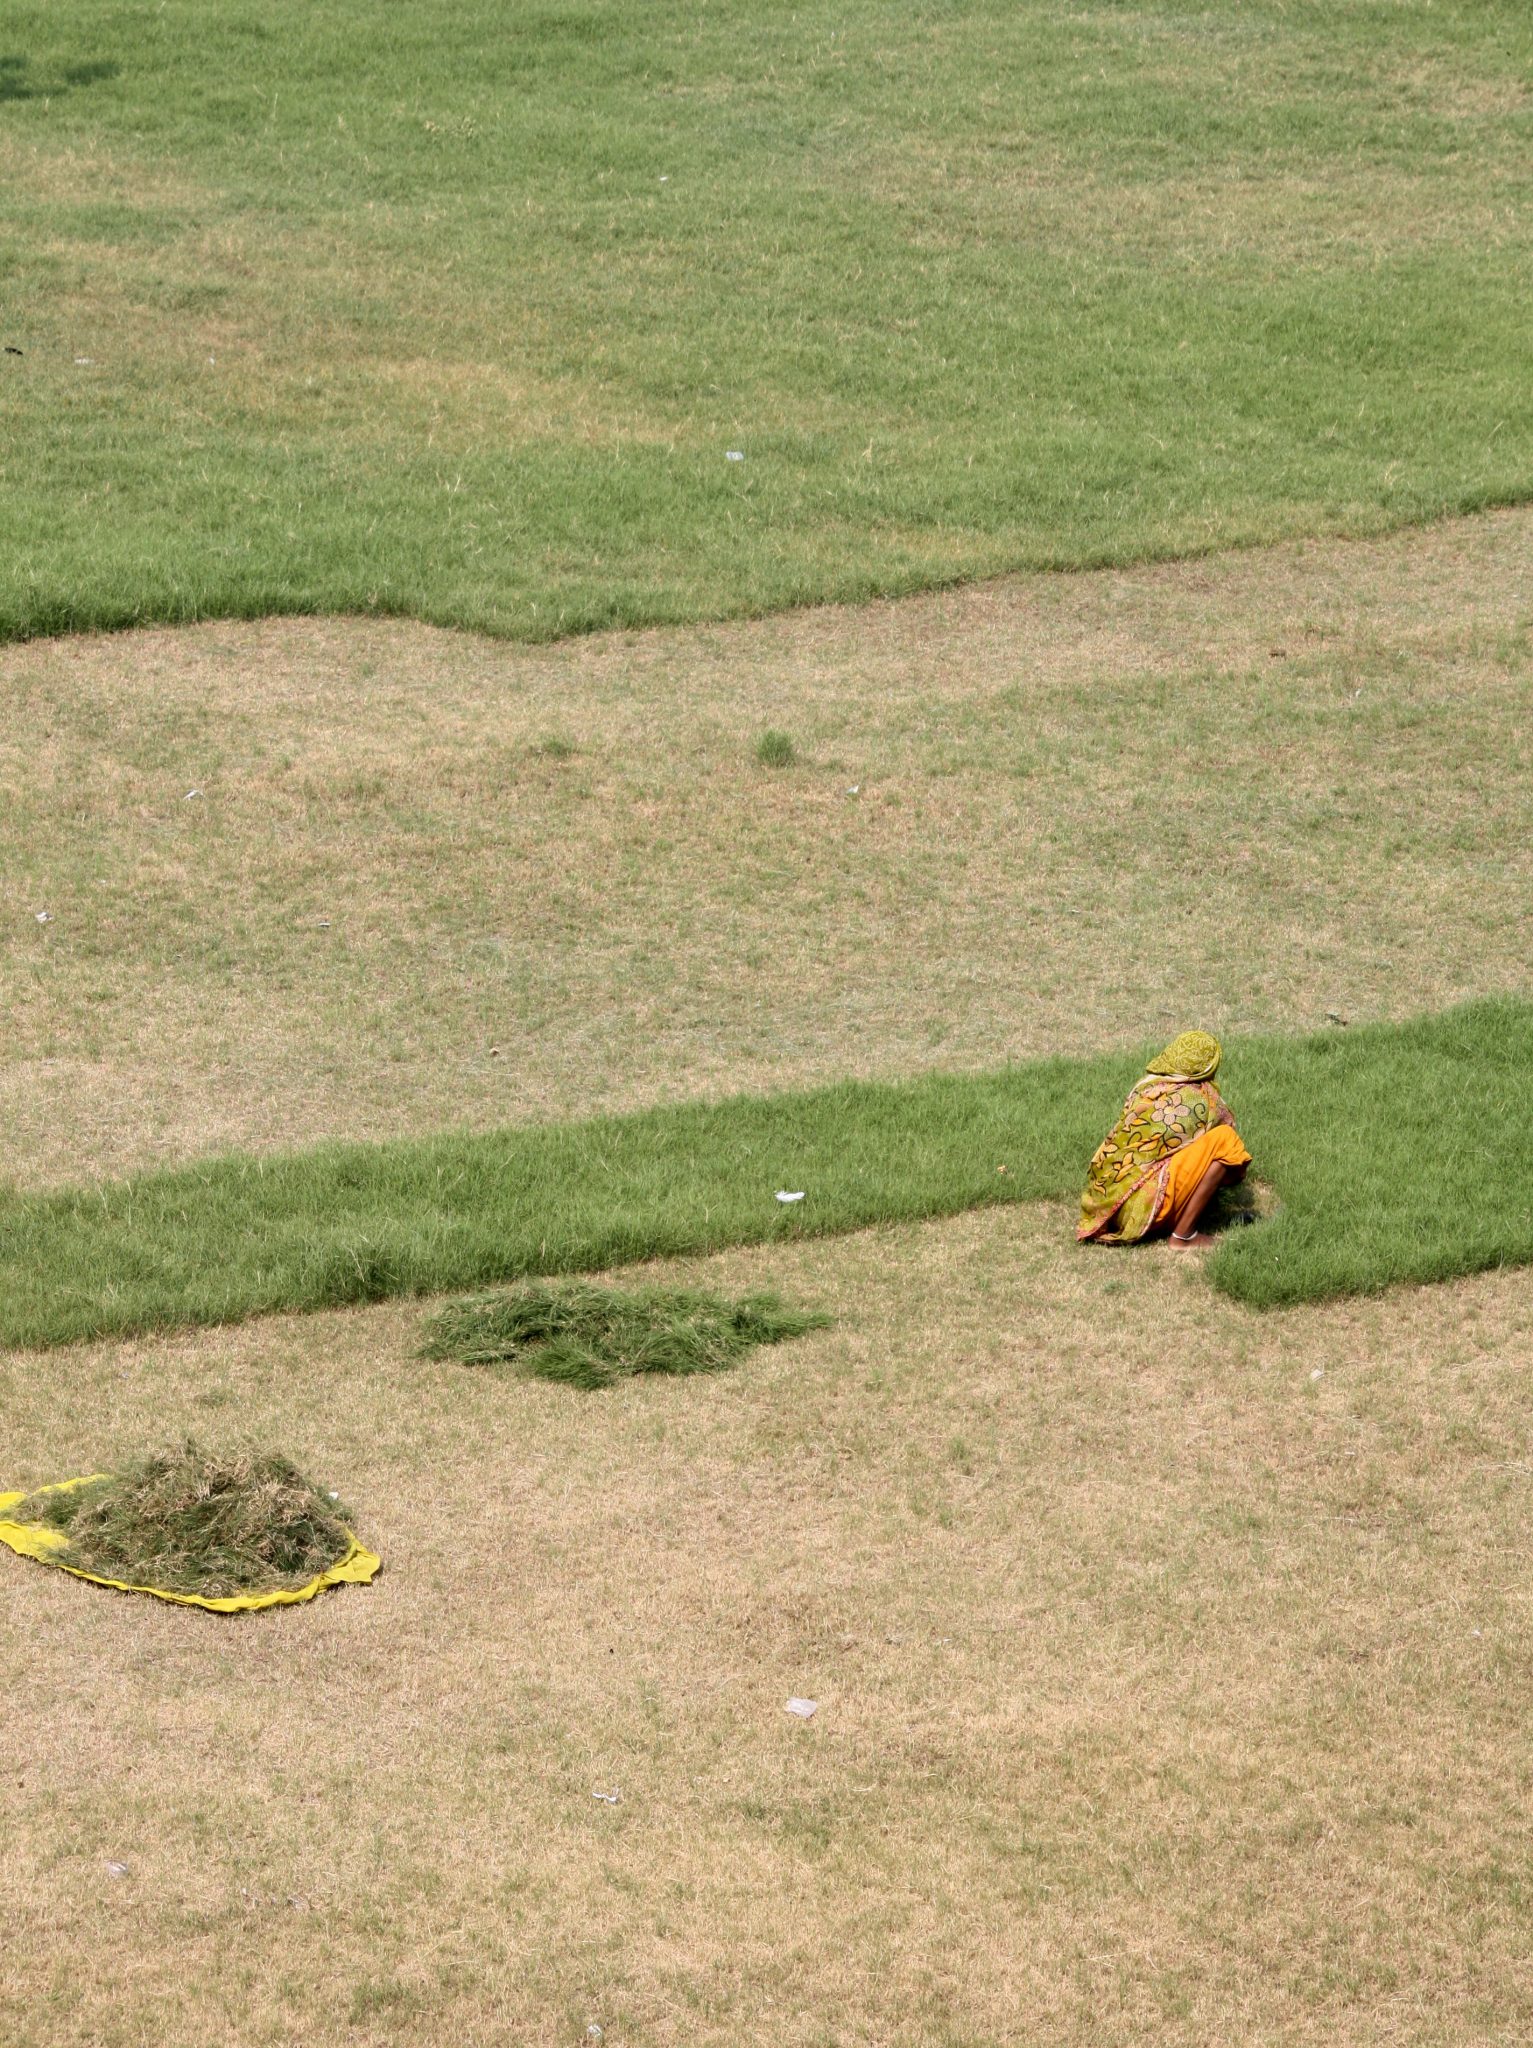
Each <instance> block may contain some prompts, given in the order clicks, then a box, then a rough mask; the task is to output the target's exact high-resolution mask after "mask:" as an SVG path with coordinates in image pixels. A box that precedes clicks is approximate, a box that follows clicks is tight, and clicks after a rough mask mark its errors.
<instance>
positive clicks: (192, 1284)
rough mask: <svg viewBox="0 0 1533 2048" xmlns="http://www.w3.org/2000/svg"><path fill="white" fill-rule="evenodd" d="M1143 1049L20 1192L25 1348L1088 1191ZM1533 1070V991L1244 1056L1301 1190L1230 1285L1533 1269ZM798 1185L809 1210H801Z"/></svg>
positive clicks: (1263, 1301) (1261, 1154)
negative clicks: (781, 1196)
mask: <svg viewBox="0 0 1533 2048" xmlns="http://www.w3.org/2000/svg"><path fill="white" fill-rule="evenodd" d="M1141 1066H1142V1059H1141V1056H1140V1055H1139V1053H1137V1052H1136V1053H1133V1054H1126V1055H1118V1056H1110V1057H1106V1058H1097V1059H1090V1060H1079V1061H1070V1060H1063V1059H1055V1060H1040V1061H1034V1062H1030V1063H1027V1064H1022V1065H1017V1066H1014V1067H1010V1068H1008V1069H1005V1070H1004V1071H1002V1072H1000V1073H995V1074H989V1075H974V1076H956V1075H933V1076H928V1077H926V1078H923V1079H921V1080H918V1081H913V1082H908V1083H903V1084H895V1085H869V1084H862V1085H856V1084H846V1085H843V1086H840V1087H832V1088H821V1089H813V1090H807V1091H803V1092H800V1093H796V1094H782V1095H778V1096H769V1097H749V1096H741V1097H735V1098H733V1099H731V1100H729V1101H725V1102H721V1103H717V1104H711V1105H708V1104H704V1105H695V1106H694V1105H687V1106H682V1107H676V1108H662V1109H656V1110H650V1111H645V1112H642V1113H640V1114H638V1115H635V1116H626V1117H596V1118H591V1119H589V1120H587V1121H585V1122H581V1123H572V1124H557V1125H546V1126H542V1127H532V1128H524V1129H520V1130H508V1131H502V1132H498V1133H494V1134H492V1135H489V1136H475V1135H467V1134H450V1133H449V1134H446V1135H443V1136H439V1137H434V1138H427V1139H420V1140H404V1141H400V1142H396V1143H391V1144H384V1145H373V1146H363V1145H348V1146H335V1145H332V1146H323V1147H319V1148H316V1149H314V1150H312V1151H309V1152H304V1153H297V1154H290V1155H287V1156H278V1157H273V1158H267V1159H256V1158H250V1157H239V1156H235V1157H230V1158H225V1159H219V1160H211V1161H208V1162H206V1163H204V1164H201V1165H198V1166H193V1167H188V1168H185V1169H182V1170H180V1171H176V1172H167V1173H156V1174H146V1175H144V1176H143V1177H142V1178H140V1179H137V1180H133V1181H124V1182H119V1183H116V1184H103V1185H101V1186H99V1187H97V1188H95V1189H92V1190H90V1191H88V1192H70V1193H64V1194H51V1195H47V1194H44V1195H34V1196H22V1195H13V1196H11V1197H10V1198H9V1199H8V1200H5V1201H3V1202H0V1344H11V1345H17V1346H21V1345H46V1344H58V1343H65V1342H69V1341H71V1340H73V1339H80V1338H87V1337H98V1336H107V1335H113V1334H126V1333H132V1332H139V1331H145V1330H152V1329H158V1328H168V1327H172V1326H175V1325H178V1324H193V1323H215V1322H222V1321H229V1320H233V1319H236V1318H239V1317H242V1316H247V1315H252V1314H258V1313H262V1312H268V1311H275V1310H282V1309H315V1308H324V1307H333V1306H337V1305H339V1304H342V1303H346V1302H358V1301H372V1300H380V1299H383V1298H385V1297H388V1296H390V1295H400V1294H422V1293H431V1292H438V1291H441V1290H443V1289H447V1288H455V1287H465V1286H474V1285H479V1284H482V1283H486V1282H493V1281H499V1280H509V1279H512V1278H516V1277H520V1276H523V1275H527V1274H534V1273H558V1272H575V1271H581V1270H594V1269H598V1268H602V1267H608V1266H614V1265H622V1264H626V1263H629V1262H632V1261H636V1260H642V1259H650V1258H659V1257H670V1256H676V1255H680V1254H689V1253H697V1252H706V1251H715V1250H719V1249H721V1248H723V1247H726V1246H730V1245H744V1244H759V1243H763V1242H768V1241H770V1240H772V1239H773V1238H774V1237H779V1236H780V1237H783V1238H788V1239H791V1238H796V1237H800V1236H804V1235H811V1236H812V1235H825V1234H830V1233H834V1232H840V1231H847V1230H853V1229H857V1228H860V1227H863V1226H867V1225H871V1224H884V1223H891V1222H905V1221H911V1220H914V1219H918V1218H922V1217H934V1216H951V1215H955V1214H957V1213H958V1212H959V1211H961V1210H964V1209H970V1208H976V1207H980V1206H985V1205H989V1204H994V1203H999V1202H1009V1201H1039V1200H1044V1199H1050V1198H1055V1199H1057V1198H1064V1197H1068V1196H1070V1195H1073V1194H1074V1193H1075V1192H1076V1191H1077V1190H1078V1189H1079V1187H1080V1185H1081V1183H1082V1180H1083V1179H1084V1173H1085V1165H1086V1161H1087V1160H1088V1159H1089V1157H1090V1155H1091V1153H1092V1152H1093V1151H1094V1150H1095V1148H1096V1145H1097V1142H1098V1140H1099V1139H1100V1138H1101V1137H1102V1135H1103V1134H1104V1133H1105V1131H1106V1129H1107V1127H1108V1125H1109V1124H1110V1123H1111V1122H1112V1120H1113V1117H1114V1116H1115V1115H1116V1113H1117V1109H1118V1106H1119V1103H1120V1101H1121V1099H1122V1097H1123V1095H1124V1094H1125V1093H1126V1091H1127V1089H1128V1087H1129V1086H1130V1084H1131V1082H1132V1081H1133V1078H1134V1076H1135V1075H1136V1074H1137V1073H1138V1072H1139V1071H1140V1069H1141ZM1530 1074H1533V1004H1529V1003H1518V1002H1513V1001H1499V1002H1498V1001H1491V1002H1485V1003H1479V1004H1470V1005H1467V1006H1465V1007H1464V1008H1462V1009H1459V1010H1456V1011H1451V1012H1449V1013H1448V1014H1446V1015H1445V1016H1440V1017H1435V1018H1426V1019H1422V1020H1420V1021H1419V1022H1416V1023H1412V1024H1406V1025H1374V1026H1371V1027H1368V1028H1366V1029H1362V1030H1355V1031H1349V1032H1345V1033H1343V1032H1339V1031H1334V1032H1330V1033H1326V1034H1321V1035H1316V1036H1312V1037H1309V1038H1303V1039H1281V1038H1266V1039H1251V1040H1247V1041H1244V1042H1242V1043H1238V1044H1236V1045H1235V1046H1233V1047H1232V1048H1231V1049H1230V1053H1229V1055H1228V1057H1227V1060H1226V1068H1225V1074H1224V1076H1223V1077H1222V1078H1223V1079H1224V1081H1225V1082H1226V1083H1227V1086H1228V1091H1229V1095H1230V1099H1231V1101H1232V1104H1233V1107H1234V1109H1235V1112H1236V1115H1237V1117H1238V1119H1239V1123H1240V1128H1241V1131H1242V1133H1243V1135H1244V1136H1245V1138H1246V1140H1247V1142H1248V1144H1249V1145H1250V1146H1251V1149H1252V1151H1253V1152H1254V1154H1255V1157H1256V1171H1257V1173H1258V1174H1259V1175H1261V1176H1263V1177H1264V1178H1267V1179H1270V1180H1271V1181H1272V1182H1273V1183H1274V1185H1275V1186H1276V1189H1277V1192H1278V1195H1279V1196H1280V1198H1281V1200H1282V1202H1283V1204H1284V1207H1283V1209H1282V1211H1281V1213H1280V1214H1278V1215H1277V1216H1275V1217H1274V1218H1273V1219H1272V1220H1270V1221H1268V1222H1265V1223H1261V1224H1258V1225H1256V1226H1255V1227H1254V1228H1248V1229H1245V1230H1240V1231H1237V1232H1232V1233H1231V1234H1230V1236H1229V1237H1228V1238H1227V1239H1226V1240H1225V1241H1224V1243H1223V1244H1222V1245H1221V1246H1220V1248H1219V1250H1218V1251H1217V1253H1216V1254H1215V1255H1214V1257H1213V1259H1212V1261H1211V1266H1210V1271H1211V1273H1212V1276H1213V1278H1214V1280H1215V1282H1216V1283H1217V1284H1218V1285H1219V1286H1221V1287H1222V1288H1223V1289H1224V1290H1225V1291H1226V1292H1228V1293H1230V1294H1232V1295H1234V1296H1236V1297H1237V1298H1238V1299H1240V1300H1242V1301H1245V1302H1247V1303H1250V1304H1251V1305H1253V1306H1257V1307H1268V1306H1273V1305H1279V1304H1285V1303H1293V1302H1300V1301H1314V1300H1324V1299H1326V1298H1327V1297H1330V1296H1334V1295H1339V1294H1347V1293H1356V1292H1371V1291H1375V1290H1377V1289H1379V1288H1382V1287H1385V1286H1388V1285H1390V1284H1392V1283H1396V1282H1401V1281H1432V1280H1445V1279H1448V1278H1451V1277H1453V1276H1454V1275H1457V1274H1461V1273H1469V1272H1475V1271H1479V1270H1481V1269H1483V1268H1485V1267H1489V1266H1497V1265H1512V1264H1519V1263H1525V1262H1527V1261H1528V1260H1530V1259H1533V1197H1530V1195H1529V1193H1528V1190H1529V1187H1530V1186H1533V1141H1530V1137H1529V1132H1528V1125H1527V1120H1526V1117H1525V1116H1524V1115H1522V1113H1521V1112H1522V1109H1523V1107H1524V1104H1525V1099H1526V1094H1527V1084H1528V1077H1529V1075H1530ZM1002 1168H1004V1169H1005V1171H1004V1172H1002V1171H1001V1169H1002ZM779 1190H783V1191H786V1192H802V1194H803V1196H804V1199H803V1201H802V1202H796V1203H792V1204H786V1205H785V1204H780V1203H779V1202H778V1201H777V1199H776V1197H777V1192H778V1191H779ZM1080 1256H1081V1257H1082V1258H1083V1259H1090V1260H1093V1261H1103V1262H1106V1261H1109V1260H1112V1261H1115V1262H1122V1261H1129V1260H1132V1259H1133V1258H1134V1257H1135V1256H1144V1254H1136V1253H1134V1252H1132V1251H1120V1252H1117V1253H1113V1252H1111V1251H1107V1250H1102V1249H1098V1248H1093V1249H1091V1250H1083V1251H1082V1252H1081V1254H1080ZM1104 1270H1105V1266H1104ZM1113 1271H1114V1272H1115V1274H1121V1271H1122V1266H1121V1264H1118V1263H1115V1264H1114V1266H1113Z"/></svg>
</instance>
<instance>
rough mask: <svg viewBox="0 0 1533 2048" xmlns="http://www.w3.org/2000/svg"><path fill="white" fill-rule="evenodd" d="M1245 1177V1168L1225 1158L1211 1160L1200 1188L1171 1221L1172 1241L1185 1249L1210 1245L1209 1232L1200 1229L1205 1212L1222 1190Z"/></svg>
mask: <svg viewBox="0 0 1533 2048" xmlns="http://www.w3.org/2000/svg"><path fill="white" fill-rule="evenodd" d="M1245 1177H1246V1170H1245V1168H1244V1167H1243V1166H1227V1165H1226V1164H1225V1162H1224V1161H1223V1160H1222V1159H1212V1160H1210V1161H1209V1163H1208V1165H1207V1166H1206V1167H1205V1168H1204V1169H1203V1175H1202V1178H1201V1179H1200V1180H1199V1182H1198V1184H1197V1186H1196V1187H1195V1188H1194V1189H1193V1191H1192V1193H1191V1194H1190V1195H1189V1196H1188V1197H1187V1199H1186V1201H1185V1202H1183V1204H1182V1206H1181V1208H1180V1209H1178V1210H1177V1211H1176V1213H1175V1215H1173V1217H1172V1218H1171V1242H1172V1243H1173V1244H1174V1245H1177V1246H1180V1247H1182V1248H1183V1249H1185V1248H1186V1247H1187V1246H1188V1245H1194V1244H1208V1243H1209V1242H1210V1241H1211V1240H1210V1238H1209V1236H1208V1233H1207V1232H1206V1231H1200V1230H1199V1229H1198V1224H1199V1222H1200V1221H1201V1219H1202V1216H1203V1212H1204V1210H1205V1209H1206V1208H1207V1207H1208V1205H1209V1203H1210V1202H1211V1201H1212V1200H1213V1199H1214V1196H1215V1195H1217V1194H1218V1192H1219V1190H1220V1188H1223V1187H1233V1186H1234V1184H1235V1182H1236V1181H1241V1180H1244V1179H1245Z"/></svg>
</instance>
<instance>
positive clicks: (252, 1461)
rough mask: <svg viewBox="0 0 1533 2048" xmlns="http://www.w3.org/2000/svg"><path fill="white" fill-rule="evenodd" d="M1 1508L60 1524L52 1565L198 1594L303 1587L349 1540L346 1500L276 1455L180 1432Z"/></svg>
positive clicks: (22, 1518)
mask: <svg viewBox="0 0 1533 2048" xmlns="http://www.w3.org/2000/svg"><path fill="white" fill-rule="evenodd" d="M10 1515H11V1519H12V1520H14V1521H18V1522H44V1523H46V1524H47V1525H48V1526H49V1527H51V1528H54V1529H62V1530H63V1531H64V1532H65V1534H66V1535H67V1536H68V1538H69V1547H68V1549H67V1550H64V1551H62V1552H60V1553H59V1559H58V1561H59V1562H60V1563H61V1564H68V1565H73V1566H74V1567H75V1569H76V1570H78V1571H83V1572H93V1573H94V1574H95V1575H96V1576H97V1577H98V1578H103V1579H120V1580H122V1581H123V1582H124V1583H125V1584H127V1585H133V1586H157V1587H159V1588H160V1589H161V1590H162V1591H163V1592H167V1593H197V1594H200V1595H201V1596H202V1597H203V1598H204V1599H206V1600H221V1599H227V1598H228V1597H229V1596H231V1595H233V1594H236V1593H276V1592H283V1591H290V1590H293V1589H296V1588H297V1587H299V1586H303V1585H307V1584H308V1582H309V1580H310V1579H313V1578H317V1577H318V1576H319V1574H320V1573H321V1572H325V1571H328V1570H329V1569H330V1567H331V1565H334V1564H339V1563H340V1561H341V1559H342V1558H343V1557H344V1556H345V1555H346V1552H347V1551H348V1549H349V1548H350V1547H351V1533H350V1531H349V1530H348V1529H347V1527H346V1522H347V1520H348V1519H349V1517H348V1515H347V1511H346V1509H345V1508H344V1507H342V1506H341V1505H340V1503H339V1502H338V1501H334V1500H330V1499H327V1498H326V1496H325V1495H324V1494H322V1493H320V1492H319V1491H318V1490H317V1489H316V1488H315V1487H313V1486H311V1485H310V1484H309V1482H308V1480H307V1479H305V1478H304V1476H303V1474H302V1473H301V1472H299V1471H298V1470H296V1468H295V1467H294V1466H292V1465H290V1464H289V1463H288V1461H287V1459H286V1458H279V1457H275V1456H273V1455H272V1454H271V1453H270V1452H261V1451H241V1452H234V1453H230V1454H227V1455H224V1456H218V1455H216V1454H213V1453H209V1452H207V1451H204V1450H203V1449H202V1448H201V1447H200V1446H199V1445H198V1444H196V1443H194V1442H193V1441H192V1440H191V1439H190V1438H188V1439H187V1440H186V1442H185V1443H183V1444H181V1445H179V1446H177V1447H176V1448H173V1449H170V1450H167V1451H163V1452H160V1453H158V1454H157V1455H155V1456H153V1457H149V1458H144V1459H142V1460H141V1461H140V1462H139V1463H138V1464H136V1465H130V1466H128V1467H127V1468H126V1469H125V1470H124V1471H122V1472H117V1473H113V1474H111V1475H110V1476H109V1477H106V1478H102V1479H94V1480H92V1481H91V1482H90V1483H89V1484H88V1485H86V1486H74V1487H70V1488H69V1489H68V1490H67V1491H64V1492H54V1491H51V1490H48V1489H44V1490H43V1491H42V1492H40V1493H34V1494H32V1495H31V1496H30V1498H28V1499H26V1500H23V1501H20V1502H18V1503H17V1505H16V1506H15V1507H14V1508H12V1509H11V1510H10Z"/></svg>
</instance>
